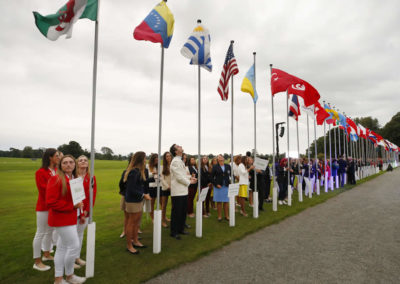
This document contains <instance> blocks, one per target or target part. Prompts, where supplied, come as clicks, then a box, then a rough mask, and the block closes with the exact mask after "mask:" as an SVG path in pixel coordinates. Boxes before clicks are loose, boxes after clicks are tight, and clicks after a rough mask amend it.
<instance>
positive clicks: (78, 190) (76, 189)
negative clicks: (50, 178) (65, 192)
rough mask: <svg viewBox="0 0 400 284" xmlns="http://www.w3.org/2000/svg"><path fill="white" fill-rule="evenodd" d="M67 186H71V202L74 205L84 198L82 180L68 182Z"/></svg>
mask: <svg viewBox="0 0 400 284" xmlns="http://www.w3.org/2000/svg"><path fill="white" fill-rule="evenodd" d="M69 185H70V186H71V195H72V202H73V203H74V205H76V204H78V203H79V202H81V201H82V200H84V199H85V198H86V195H85V189H84V188H83V179H82V178H76V179H73V180H70V181H69Z"/></svg>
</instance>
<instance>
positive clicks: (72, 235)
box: [54, 225, 79, 277]
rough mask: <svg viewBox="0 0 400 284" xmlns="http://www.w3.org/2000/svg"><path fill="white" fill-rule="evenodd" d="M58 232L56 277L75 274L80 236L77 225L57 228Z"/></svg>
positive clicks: (55, 260) (55, 263) (55, 259)
mask: <svg viewBox="0 0 400 284" xmlns="http://www.w3.org/2000/svg"><path fill="white" fill-rule="evenodd" d="M55 229H56V231H57V234H58V242H57V250H56V254H55V256H54V268H55V269H54V270H55V277H62V276H64V269H65V275H67V276H69V275H72V274H74V263H75V259H76V256H77V255H78V252H79V238H78V232H77V228H76V225H72V226H63V227H56V228H55Z"/></svg>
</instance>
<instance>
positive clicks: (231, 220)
mask: <svg viewBox="0 0 400 284" xmlns="http://www.w3.org/2000/svg"><path fill="white" fill-rule="evenodd" d="M233 43H234V41H233V40H231V44H232V49H233ZM233 77H234V75H232V78H231V80H232V81H231V183H232V184H233V183H235V177H234V175H233ZM235 217H236V216H235V196H231V197H229V226H230V227H235Z"/></svg>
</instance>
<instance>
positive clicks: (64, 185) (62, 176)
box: [57, 155, 76, 196]
mask: <svg viewBox="0 0 400 284" xmlns="http://www.w3.org/2000/svg"><path fill="white" fill-rule="evenodd" d="M65 158H71V159H72V160H73V161H74V163H75V168H74V170H73V171H72V175H75V171H76V162H75V158H74V157H73V156H72V155H65V156H63V157H62V158H61V159H60V164H59V165H58V168H57V175H58V176H59V178H60V180H61V184H62V191H61V193H62V195H63V196H64V195H65V194H66V193H67V182H66V179H65V173H64V172H63V170H62V168H61V165H62V162H63V161H64V160H65Z"/></svg>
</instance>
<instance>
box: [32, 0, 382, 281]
mask: <svg viewBox="0 0 400 284" xmlns="http://www.w3.org/2000/svg"><path fill="white" fill-rule="evenodd" d="M91 2H93V1H91ZM166 2H167V1H166V0H163V1H162V2H161V3H160V4H159V5H158V6H157V7H156V8H155V9H158V8H159V9H164V8H165V7H166V5H165V3H166ZM162 3H164V5H162ZM99 6H100V1H99V0H97V6H96V9H97V14H96V20H95V33H94V58H93V82H92V83H93V84H92V121H91V146H90V149H91V150H90V161H91V165H90V181H91V182H90V212H89V226H88V234H87V256H86V260H87V265H86V277H93V276H94V256H95V228H96V226H95V222H93V182H94V178H93V177H94V162H95V148H94V145H95V121H96V90H97V57H98V34H99V17H98V14H99ZM166 9H167V10H166V13H167V14H168V12H169V9H168V7H166ZM53 16H54V15H53ZM168 16H169V15H168ZM86 17H88V16H86ZM148 17H150V15H149V16H148ZM35 18H36V15H35ZM88 18H89V17H88ZM91 19H92V18H91ZM164 20H165V19H164ZM172 20H173V16H172ZM60 21H61V20H60ZM144 23H145V21H143V22H142V24H141V25H139V26H138V27H140V26H142V25H143V24H144ZM197 23H198V24H200V23H201V20H198V21H197ZM145 24H147V25H148V24H149V23H147V22H146V23H145ZM69 25H70V26H69V27H70V28H69V29H68V30H69V31H67V30H65V31H63V32H60V34H59V35H58V36H60V35H61V34H65V33H67V32H70V31H72V25H73V21H72V23H71V24H69ZM172 25H173V24H172ZM167 26H168V25H167ZM38 27H39V26H38ZM39 29H40V28H39ZM172 29H173V28H172ZM41 32H42V33H43V34H44V31H43V30H41ZM170 33H172V32H171V31H170V30H168V32H165V35H166V36H168V37H167V38H166V39H164V38H163V39H162V41H161V60H160V63H161V64H160V65H161V66H160V94H159V117H158V118H159V125H158V126H159V127H158V164H157V175H158V176H157V178H156V181H157V201H156V203H157V208H156V210H155V211H154V228H153V253H154V254H158V253H160V252H161V215H162V214H161V213H162V211H161V210H160V202H159V200H160V173H161V144H162V110H163V80H164V48H167V47H168V45H169V41H170V40H171V37H172V34H170ZM67 37H68V34H67ZM134 37H135V38H136V39H138V40H151V41H153V42H154V39H147V38H146V35H145V34H142V33H141V31H140V28H139V29H138V28H136V29H135V32H134ZM48 38H49V39H52V38H50V37H48ZM55 39H57V38H55ZM55 39H52V40H55ZM157 40H158V39H157ZM164 40H166V41H167V42H164ZM204 41H206V39H204ZM157 42H159V41H157ZM233 43H234V41H233V40H232V41H231V46H233ZM203 45H204V42H203ZM253 61H254V63H253V68H254V69H253V72H254V73H253V76H254V78H253V79H254V82H252V84H253V86H252V88H253V94H252V96H253V100H254V152H253V156H254V160H256V156H257V124H256V117H257V104H256V101H257V99H256V96H257V95H256V52H253ZM194 64H196V63H194ZM203 64H204V63H203ZM197 65H198V67H197V70H198V195H200V192H201V69H200V64H197ZM270 71H271V76H272V64H270ZM236 73H237V72H236ZM236 73H233V74H232V75H231V180H232V183H234V174H233V162H234V161H233V155H234V143H233V142H234V75H235V74H236ZM228 86H229V84H228ZM271 87H272V86H271ZM250 93H251V92H250ZM286 96H287V97H286V108H287V127H288V131H287V158H288V165H287V167H288V172H289V171H290V170H291V169H290V167H291V165H290V155H289V150H290V143H289V142H290V140H289V137H290V136H289V115H288V113H289V98H288V97H289V92H288V90H286ZM271 112H272V145H273V155H272V180H273V189H272V195H273V203H272V208H273V211H277V196H278V185H277V181H276V168H275V131H276V129H275V120H274V96H273V95H272V96H271ZM316 124H317V123H316V118H314V143H315V144H314V146H315V166H316V171H317V172H318V159H317V158H318V157H317V138H316ZM330 127H331V126H330V125H329V130H330ZM296 131H297V152H298V153H300V147H299V131H298V121H297V122H296ZM345 132H346V130H344V134H343V147H342V149H343V153H344V154H345V155H346V156H348V154H349V151H350V153H351V155H352V153H353V148H354V147H355V148H354V153H356V152H357V151H358V152H357V153H358V157H362V155H364V154H365V157H364V161H366V159H367V157H369V158H375V159H376V151H374V150H373V146H372V145H371V143H369V144H368V143H366V141H364V148H365V149H364V150H365V151H364V150H362V155H361V154H360V153H361V152H360V151H361V149H362V146H363V143H361V140H360V142H359V149H358V150H357V147H356V145H354V143H351V142H352V141H351V139H350V141H349V142H350V145H349V142H348V143H346V139H345V136H346V135H345ZM335 133H336V128H335ZM276 134H277V133H276ZM334 139H335V158H337V155H336V135H335V136H334ZM338 141H339V155H340V154H341V145H340V130H338ZM307 143H308V148H307V149H308V158H309V160H310V143H309V119H308V113H307ZM349 146H350V147H349ZM348 148H350V149H348ZM329 153H330V168H331V170H332V151H331V131H329ZM324 156H325V161H324V163H326V161H327V159H326V124H325V121H324ZM278 158H279V157H278ZM325 167H326V165H325ZM298 171H299V176H298V178H300V165H298ZM326 186H327V180H326V177H325V191H327V187H326ZM316 188H317V195H319V181H318V174H316ZM298 189H299V201H300V202H301V201H302V197H303V196H302V186H301V184H300V182H299V183H298ZM253 190H254V193H253V194H254V196H253V197H254V206H253V217H254V218H258V200H259V198H258V194H259V192H258V187H257V172H256V169H254V189H253ZM308 192H309V197H310V198H311V197H312V189H309V191H308ZM291 193H292V188H291V186H290V174H288V205H289V206H291V205H292V196H291V195H292V194H291ZM234 199H235V197H234V196H233V197H230V222H229V224H230V226H235V207H234V206H235V203H234ZM262 199H263V198H262ZM201 211H202V204H201V201H199V202H197V209H196V215H197V216H196V237H199V238H200V237H202V212H201Z"/></svg>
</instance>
